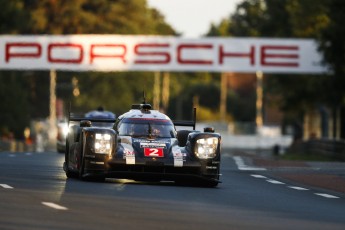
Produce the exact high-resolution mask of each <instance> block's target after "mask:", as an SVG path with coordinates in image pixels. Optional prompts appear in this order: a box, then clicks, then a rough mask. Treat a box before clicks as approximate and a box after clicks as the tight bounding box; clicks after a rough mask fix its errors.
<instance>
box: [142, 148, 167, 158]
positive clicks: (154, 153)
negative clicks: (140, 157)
mask: <svg viewBox="0 0 345 230" xmlns="http://www.w3.org/2000/svg"><path fill="white" fill-rule="evenodd" d="M144 156H145V157H164V151H163V148H144Z"/></svg>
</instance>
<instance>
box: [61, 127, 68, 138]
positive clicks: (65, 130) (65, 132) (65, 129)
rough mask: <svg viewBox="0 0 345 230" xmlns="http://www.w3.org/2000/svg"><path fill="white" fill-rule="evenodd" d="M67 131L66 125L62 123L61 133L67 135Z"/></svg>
mask: <svg viewBox="0 0 345 230" xmlns="http://www.w3.org/2000/svg"><path fill="white" fill-rule="evenodd" d="M68 131H69V129H68V126H67V125H64V126H63V128H62V134H63V136H64V137H67V135H68Z"/></svg>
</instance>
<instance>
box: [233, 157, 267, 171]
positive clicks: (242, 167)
mask: <svg viewBox="0 0 345 230" xmlns="http://www.w3.org/2000/svg"><path fill="white" fill-rule="evenodd" d="M232 158H233V159H234V161H235V163H236V165H237V168H238V169H239V170H253V171H260V170H261V171H263V170H266V169H265V168H259V167H251V166H247V165H246V164H245V163H244V161H243V159H242V157H239V156H234V157H232Z"/></svg>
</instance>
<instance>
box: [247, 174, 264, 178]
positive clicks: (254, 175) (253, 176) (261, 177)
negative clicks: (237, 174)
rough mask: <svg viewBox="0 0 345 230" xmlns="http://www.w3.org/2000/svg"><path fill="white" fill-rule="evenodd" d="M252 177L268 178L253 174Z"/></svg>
mask: <svg viewBox="0 0 345 230" xmlns="http://www.w3.org/2000/svg"><path fill="white" fill-rule="evenodd" d="M251 176H252V177H255V178H267V177H265V176H263V175H257V174H252V175H251Z"/></svg>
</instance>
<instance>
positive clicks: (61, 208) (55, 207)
mask: <svg viewBox="0 0 345 230" xmlns="http://www.w3.org/2000/svg"><path fill="white" fill-rule="evenodd" d="M42 204H43V205H45V206H48V207H50V208H54V209H57V210H67V209H68V208H66V207H64V206H60V205H58V204H54V203H51V202H42Z"/></svg>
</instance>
